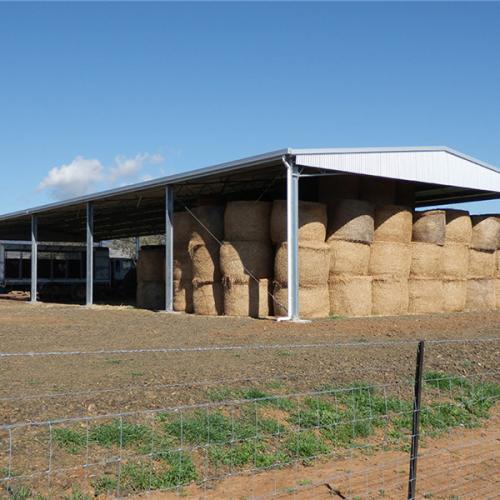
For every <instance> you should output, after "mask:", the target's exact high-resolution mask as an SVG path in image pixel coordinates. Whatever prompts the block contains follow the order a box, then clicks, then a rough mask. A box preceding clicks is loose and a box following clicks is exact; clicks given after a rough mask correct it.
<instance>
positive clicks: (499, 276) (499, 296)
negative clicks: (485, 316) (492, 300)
mask: <svg viewBox="0 0 500 500" xmlns="http://www.w3.org/2000/svg"><path fill="white" fill-rule="evenodd" d="M495 297H496V303H497V309H500V241H499V246H498V248H497V270H496V275H495Z"/></svg>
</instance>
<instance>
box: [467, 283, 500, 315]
mask: <svg viewBox="0 0 500 500" xmlns="http://www.w3.org/2000/svg"><path fill="white" fill-rule="evenodd" d="M495 281H496V280H493V279H469V280H467V298H466V302H465V309H466V310H467V311H493V310H494V309H495V308H496V305H497V304H496V302H497V301H496V293H495V286H496V285H495Z"/></svg>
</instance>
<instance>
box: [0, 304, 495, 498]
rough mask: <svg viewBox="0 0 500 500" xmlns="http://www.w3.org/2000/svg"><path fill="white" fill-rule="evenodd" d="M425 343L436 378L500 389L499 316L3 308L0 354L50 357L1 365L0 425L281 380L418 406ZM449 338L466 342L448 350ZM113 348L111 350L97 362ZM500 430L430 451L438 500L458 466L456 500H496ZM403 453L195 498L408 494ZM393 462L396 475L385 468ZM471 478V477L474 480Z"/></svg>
mask: <svg viewBox="0 0 500 500" xmlns="http://www.w3.org/2000/svg"><path fill="white" fill-rule="evenodd" d="M420 339H423V340H427V341H430V342H428V343H427V344H426V354H425V366H426V370H436V371H442V372H446V373H451V374H457V375H462V376H466V377H470V378H476V379H486V380H494V381H498V380H499V377H498V359H499V350H500V349H499V347H500V344H499V342H498V341H499V340H500V311H496V312H487V313H460V314H436V315H426V316H404V317H383V318H382V317H381V318H352V319H327V320H320V321H313V322H311V323H307V324H295V323H278V322H275V321H272V320H254V319H248V318H230V317H197V316H192V315H182V314H164V313H153V312H148V311H144V310H136V309H134V308H130V307H117V306H114V307H112V306H109V307H108V306H94V307H92V308H85V307H81V306H76V305H51V304H36V305H31V304H29V303H27V302H25V301H21V300H18V301H13V300H1V299H0V352H1V353H26V352H37V353H40V352H45V353H51V354H48V355H44V356H38V355H33V356H12V357H7V356H3V357H1V358H0V424H12V423H19V422H39V421H47V420H49V419H58V418H62V417H64V418H82V417H87V416H89V417H92V418H94V417H96V416H98V415H106V414H114V413H117V412H120V413H122V412H134V411H141V412H143V411H145V410H157V409H161V408H172V407H176V406H178V405H193V404H198V403H204V402H207V401H208V399H207V394H208V393H209V392H210V391H216V390H220V389H224V388H228V387H229V388H231V387H238V388H241V387H246V386H251V387H255V386H258V387H261V386H264V385H265V386H266V387H271V385H272V384H275V386H276V387H279V389H278V392H280V393H283V394H288V393H289V392H290V391H310V390H312V389H317V388H318V387H320V386H321V385H324V384H330V385H334V386H339V387H342V386H346V387H347V386H350V385H353V384H357V383H367V382H369V383H370V384H375V385H380V386H384V387H385V386H387V387H388V390H389V391H390V392H391V393H394V394H397V395H404V396H405V397H407V396H408V395H411V391H412V390H413V376H414V371H415V357H416V348H417V341H418V340H420ZM450 339H453V340H454V342H446V341H447V340H450ZM485 339H493V340H490V341H486V340H485ZM471 340H476V341H473V342H471ZM436 341H444V342H442V343H441V342H436ZM290 344H292V345H294V346H295V347H290ZM299 345H302V346H301V347H298V346H299ZM318 345H322V346H321V347H318ZM214 346H217V347H218V349H213V348H214ZM176 348H179V349H178V350H175V349H176ZM148 349H153V350H156V351H157V352H148V351H147V350H148ZM161 349H163V350H164V351H163V352H161V351H159V350H161ZM101 350H104V351H108V352H105V353H96V351H101ZM110 350H125V351H130V350H142V351H143V352H113V353H110V352H109V351H110ZM59 352H72V353H75V354H73V355H60V354H58V353H59ZM90 352H92V353H93V354H91V353H90ZM76 353H80V354H76ZM82 353H83V354H82ZM85 353H87V354H85ZM498 428H499V426H498V416H497V418H495V419H492V420H490V421H489V423H488V424H487V426H486V427H484V428H481V429H477V430H463V429H459V430H454V431H452V437H451V438H450V437H443V438H440V439H438V440H435V441H432V443H430V444H429V446H428V447H427V448H426V453H427V452H433V453H434V455H433V456H429V457H428V459H427V460H422V462H421V465H420V467H421V470H422V471H425V470H428V471H429V472H428V474H427V476H429V479H428V480H427V481H428V482H427V483H425V488H429V491H431V490H432V489H434V491H435V494H433V496H432V498H448V497H449V495H448V493H447V492H448V490H447V492H446V495H445V494H444V493H443V492H441V493H440V492H439V491H438V490H439V486H440V484H441V482H440V479H439V475H436V474H431V471H433V469H434V468H435V467H436V465H439V466H440V470H446V475H447V477H450V478H451V479H450V481H451V482H449V483H448V484H454V487H456V491H457V493H455V491H454V492H453V493H454V494H457V495H459V496H460V498H489V496H488V495H491V498H493V497H494V495H493V492H494V491H495V490H494V489H493V486H494V485H495V484H497V485H498V480H499V478H498V472H497V471H498ZM478 440H480V442H481V445H480V448H477V447H476V448H474V446H472V443H473V442H477V441H478ZM457 442H460V443H461V444H462V445H463V446H462V447H461V448H460V449H455V448H456V445H457ZM467 443H470V444H471V446H469V447H467V446H466V445H467ZM454 447H455V448H454ZM40 449H41V450H43V446H41V445H40ZM478 449H480V453H478ZM27 450H28V449H27ZM28 451H29V450H28ZM31 452H32V453H35V449H34V448H33V449H32V450H31ZM439 454H441V455H442V456H438V455H439ZM404 456H405V455H404V454H401V453H399V452H397V451H386V452H383V453H382V452H381V454H379V452H377V453H375V454H370V455H364V456H362V457H356V458H353V459H351V460H348V461H345V460H344V461H340V462H339V461H331V462H328V461H321V462H320V463H318V464H316V465H315V466H314V467H304V466H302V465H297V466H296V467H295V468H286V469H282V470H278V471H270V472H263V473H259V474H258V475H255V474H253V475H252V476H251V478H250V479H249V478H248V477H245V476H241V477H238V478H231V479H228V480H227V481H223V482H222V483H220V484H218V485H216V486H215V489H212V487H211V488H210V489H209V490H205V491H202V490H197V489H196V487H190V489H187V490H186V491H187V494H188V495H189V496H192V497H196V498H198V497H202V496H205V497H207V498H244V497H246V496H252V495H253V496H257V497H258V496H266V495H267V494H268V493H269V492H271V494H272V495H274V494H277V495H278V496H279V495H283V496H286V495H292V496H293V497H296V498H301V499H302V498H304V499H305V498H327V497H328V498H332V496H333V497H334V498H335V495H337V494H336V493H335V492H334V491H333V490H338V491H340V492H341V494H342V495H347V497H348V498H351V499H354V498H356V497H359V498H379V497H382V496H386V497H388V498H402V497H404V490H405V488H406V485H405V480H406V474H407V460H406V458H405V459H404V460H403V462H401V460H402V459H403V458H404ZM478 456H479V457H480V459H478V458H477V457H478ZM44 459H45V458H44ZM476 462H477V463H476ZM391 463H394V466H391V465H390V464H391ZM382 464H385V465H388V464H389V466H388V468H384V469H383V470H382ZM445 464H446V465H445ZM0 465H1V464H0ZM462 465H463V467H462ZM443 467H444V469H443ZM464 467H465V469H464ZM464 470H466V473H467V478H469V479H470V481H469V479H467V481H465V480H464ZM454 471H456V472H454ZM495 474H496V475H495ZM325 478H332V479H331V480H329V481H326V480H325ZM464 481H465V482H464ZM471 481H472V482H471ZM325 483H328V485H329V486H326V485H325ZM461 483H464V484H463V488H462V490H460V484H461ZM367 485H368V486H367ZM471 485H472V486H471ZM250 487H251V488H253V490H252V491H250V489H249V488H250ZM368 487H369V489H370V490H369V491H368V490H367V488H368ZM221 488H222V489H221ZM330 488H331V489H330ZM363 488H364V489H363ZM470 488H475V490H474V491H476V492H477V494H476V495H474V494H472V493H471V491H472V490H470ZM242 491H243V492H244V493H242ZM420 491H424V490H422V489H421V490H420ZM450 491H451V490H450ZM481 491H484V495H483V494H481ZM247 493H248V495H247ZM431 493H432V492H431ZM182 494H184V492H183V493H182ZM337 497H339V498H342V496H340V495H337ZM153 498H168V497H167V496H161V495H160V494H158V496H157V497H153ZM429 498H430V497H429Z"/></svg>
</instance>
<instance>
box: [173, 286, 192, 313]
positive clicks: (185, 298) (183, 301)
mask: <svg viewBox="0 0 500 500" xmlns="http://www.w3.org/2000/svg"><path fill="white" fill-rule="evenodd" d="M174 311H179V312H186V313H192V312H193V284H192V283H191V281H190V280H174Z"/></svg>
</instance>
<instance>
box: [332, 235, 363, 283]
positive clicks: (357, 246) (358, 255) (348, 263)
mask: <svg viewBox="0 0 500 500" xmlns="http://www.w3.org/2000/svg"><path fill="white" fill-rule="evenodd" d="M328 246H329V247H330V275H332V274H352V275H357V276H364V275H367V274H368V266H369V264H370V245H366V244H364V243H357V242H353V241H342V240H330V241H329V242H328Z"/></svg>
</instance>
